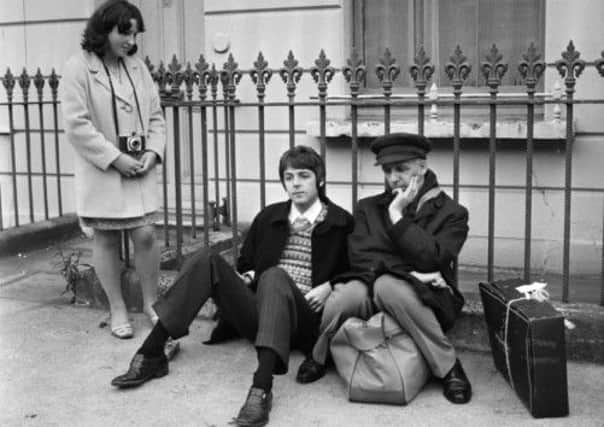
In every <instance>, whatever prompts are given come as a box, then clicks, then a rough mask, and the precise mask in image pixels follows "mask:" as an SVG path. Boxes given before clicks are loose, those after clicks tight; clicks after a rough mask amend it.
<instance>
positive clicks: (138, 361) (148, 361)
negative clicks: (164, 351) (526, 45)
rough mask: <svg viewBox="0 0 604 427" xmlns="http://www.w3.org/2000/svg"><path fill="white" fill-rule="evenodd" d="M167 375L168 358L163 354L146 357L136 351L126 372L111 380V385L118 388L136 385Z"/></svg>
mask: <svg viewBox="0 0 604 427" xmlns="http://www.w3.org/2000/svg"><path fill="white" fill-rule="evenodd" d="M165 375H168V360H167V359H166V357H165V356H164V355H162V356H159V357H148V356H145V355H143V354H140V353H136V354H135V355H134V357H133V358H132V361H131V362H130V367H129V368H128V372H126V373H125V374H123V375H120V376H117V377H115V378H114V379H113V380H111V385H112V386H115V387H119V388H130V387H138V386H140V385H142V384H143V383H145V382H147V381H149V380H152V379H153V378H160V377H163V376H165Z"/></svg>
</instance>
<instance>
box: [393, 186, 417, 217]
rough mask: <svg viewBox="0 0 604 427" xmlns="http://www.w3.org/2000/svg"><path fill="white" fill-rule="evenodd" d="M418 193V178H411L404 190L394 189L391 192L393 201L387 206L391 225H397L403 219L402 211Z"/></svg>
mask: <svg viewBox="0 0 604 427" xmlns="http://www.w3.org/2000/svg"><path fill="white" fill-rule="evenodd" d="M418 191H419V177H418V176H413V177H412V178H411V180H410V182H409V185H408V186H407V188H405V190H403V189H402V188H395V189H393V190H392V192H393V193H394V194H395V197H394V199H392V201H391V202H390V206H388V214H389V216H390V221H392V223H393V224H395V223H397V222H398V221H399V220H400V219H401V218H402V217H403V209H405V208H406V207H407V206H408V205H409V204H410V203H411V202H412V201H413V199H415V197H416V196H417V192H418Z"/></svg>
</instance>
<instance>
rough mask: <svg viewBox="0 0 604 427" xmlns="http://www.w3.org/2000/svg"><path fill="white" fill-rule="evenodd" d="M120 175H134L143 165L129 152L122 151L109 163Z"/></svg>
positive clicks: (130, 176) (129, 176)
mask: <svg viewBox="0 0 604 427" xmlns="http://www.w3.org/2000/svg"><path fill="white" fill-rule="evenodd" d="M111 165H112V166H113V167H114V168H116V169H117V170H118V171H119V172H120V173H121V174H122V175H124V176H126V177H128V178H132V177H135V176H136V175H137V174H138V173H139V171H140V169H141V168H142V167H143V165H144V164H143V162H141V161H139V160H136V159H135V158H134V157H132V156H130V155H129V154H125V153H122V154H120V155H119V156H118V157H117V159H115V160H114V161H113V163H111Z"/></svg>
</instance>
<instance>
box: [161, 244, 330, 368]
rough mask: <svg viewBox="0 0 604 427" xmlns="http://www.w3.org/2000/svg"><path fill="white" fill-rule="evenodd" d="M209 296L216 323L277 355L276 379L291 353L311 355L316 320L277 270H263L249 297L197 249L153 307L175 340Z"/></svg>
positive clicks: (225, 269) (216, 259)
mask: <svg viewBox="0 0 604 427" xmlns="http://www.w3.org/2000/svg"><path fill="white" fill-rule="evenodd" d="M209 297H212V299H213V300H214V302H215V303H216V305H217V306H218V308H219V310H220V313H221V319H222V320H224V321H226V322H227V323H228V324H230V325H231V326H233V327H234V328H235V330H236V331H237V332H238V333H239V335H240V336H241V337H244V338H246V339H248V340H250V341H251V342H253V343H254V345H255V346H256V347H266V348H270V349H272V350H274V351H275V352H276V353H277V354H278V356H279V359H280V360H279V363H278V364H277V368H276V370H275V373H276V374H284V373H285V372H287V365H288V360H289V353H290V350H291V348H298V349H300V350H301V351H302V352H304V353H305V354H309V353H310V352H311V350H312V348H313V345H314V343H315V341H316V339H317V336H318V326H319V320H320V317H319V315H317V314H316V313H314V312H313V311H312V310H311V308H310V306H309V305H308V303H307V302H306V300H305V298H304V296H303V295H302V293H301V292H300V290H299V289H298V288H297V286H296V285H295V283H294V282H293V280H292V279H291V277H290V276H289V275H288V274H287V273H286V272H285V271H284V270H282V269H281V268H278V267H271V268H269V269H267V270H266V271H264V272H263V273H262V274H261V275H260V277H259V278H258V286H257V290H256V293H254V292H253V291H252V290H251V289H250V288H249V287H248V286H247V285H246V284H245V283H244V282H243V280H242V279H241V278H240V277H239V275H238V274H237V273H236V272H235V270H234V269H233V267H232V266H230V265H229V264H228V263H227V262H226V261H225V260H224V259H223V258H222V257H221V256H220V255H218V254H215V253H212V252H211V251H210V250H208V249H202V250H200V251H199V252H197V253H196V254H195V255H193V256H192V257H191V258H190V259H189V260H188V261H187V262H185V264H184V265H183V267H182V269H181V271H180V273H179V274H178V276H177V278H176V280H175V282H174V285H173V286H172V287H171V288H170V289H169V290H168V291H167V292H166V294H165V295H164V296H163V297H161V298H160V299H159V300H158V302H157V303H156V304H155V305H154V306H153V307H154V309H155V312H156V313H157V315H158V316H159V319H160V321H161V323H162V324H163V325H164V327H165V328H166V330H167V331H168V333H169V334H170V336H171V337H172V338H180V337H182V336H184V335H187V334H188V333H189V325H190V324H191V322H193V320H194V319H195V317H196V316H197V313H198V312H199V310H200V309H201V307H202V306H203V304H204V303H205V302H206V301H207V299H208V298H209Z"/></svg>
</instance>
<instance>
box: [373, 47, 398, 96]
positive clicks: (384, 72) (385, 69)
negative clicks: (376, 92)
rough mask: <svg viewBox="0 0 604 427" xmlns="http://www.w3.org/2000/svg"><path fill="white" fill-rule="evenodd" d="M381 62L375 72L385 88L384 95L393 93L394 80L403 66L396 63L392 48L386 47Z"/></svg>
mask: <svg viewBox="0 0 604 427" xmlns="http://www.w3.org/2000/svg"><path fill="white" fill-rule="evenodd" d="M379 62H380V63H379V64H378V65H376V67H375V73H376V74H377V77H378V79H379V81H380V82H382V88H383V89H384V96H386V97H390V95H392V85H393V83H394V80H396V78H397V77H398V75H399V74H400V72H401V67H400V66H399V65H398V64H397V63H396V59H395V58H393V57H392V53H390V49H388V48H386V50H385V51H384V56H382V57H381V58H380V59H379Z"/></svg>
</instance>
